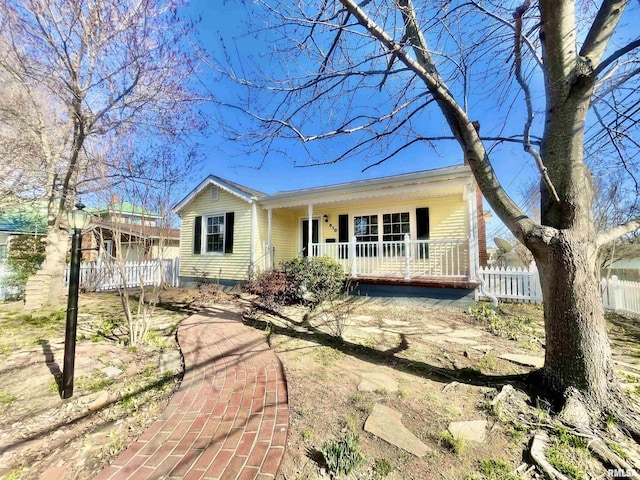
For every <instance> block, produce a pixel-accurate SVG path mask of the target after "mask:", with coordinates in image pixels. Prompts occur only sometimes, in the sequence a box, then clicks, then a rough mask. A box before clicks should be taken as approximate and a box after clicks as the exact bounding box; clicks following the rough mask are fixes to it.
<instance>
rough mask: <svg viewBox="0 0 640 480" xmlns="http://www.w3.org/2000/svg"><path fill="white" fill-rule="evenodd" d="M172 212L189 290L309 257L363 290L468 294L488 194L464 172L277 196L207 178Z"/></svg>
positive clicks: (479, 255)
mask: <svg viewBox="0 0 640 480" xmlns="http://www.w3.org/2000/svg"><path fill="white" fill-rule="evenodd" d="M174 211H175V212H176V213H177V214H178V215H180V217H181V218H182V228H181V241H180V278H181V283H182V284H183V285H186V284H189V283H192V282H193V281H194V280H195V279H196V278H197V277H200V276H202V275H203V274H206V275H207V276H208V277H209V278H212V279H216V280H217V281H220V283H222V284H232V283H238V282H243V281H247V280H248V279H250V277H251V276H252V275H254V274H256V273H259V272H261V271H265V270H269V269H272V268H277V267H278V266H279V264H280V263H281V262H282V261H285V260H289V259H291V258H294V257H297V256H301V255H302V256H307V255H309V254H310V255H312V256H329V257H331V258H334V259H335V260H337V261H338V262H340V263H341V264H342V265H343V267H344V270H345V273H347V274H348V275H350V276H352V277H355V278H357V280H358V284H359V286H360V288H361V290H363V286H366V285H377V287H376V288H378V289H379V288H384V289H386V290H387V292H391V291H392V290H394V286H395V287H397V286H402V287H423V288H425V287H429V288H431V290H430V293H429V294H433V293H434V290H433V289H434V288H446V289H449V290H451V289H458V290H460V291H459V292H458V293H456V295H467V294H469V293H470V292H472V291H473V290H474V289H475V287H476V286H477V283H476V280H477V276H476V270H477V268H478V266H479V265H480V264H481V263H482V264H486V241H485V239H484V235H485V234H484V215H483V211H482V196H481V195H480V193H479V190H478V189H477V186H476V184H475V181H474V178H473V175H472V173H471V170H470V169H469V167H468V166H466V165H459V166H454V167H447V168H440V169H436V170H427V171H421V172H415V173H408V174H402V175H395V176H389V177H383V178H376V179H371V180H361V181H355V182H349V183H344V184H338V185H329V186H324V187H315V188H306V189H301V190H294V191H285V192H279V193H275V194H273V195H268V194H265V193H262V192H258V191H256V190H252V189H249V188H247V187H244V186H242V185H238V184H237V183H234V182H230V181H228V180H225V179H223V178H220V177H217V176H214V175H210V176H209V177H207V178H206V179H205V180H204V181H202V183H200V185H198V186H197V187H196V188H195V189H194V190H193V191H192V192H191V193H189V194H188V195H187V196H186V197H185V198H184V199H183V200H181V201H180V202H179V203H178V204H177V205H176V207H175V209H174ZM381 286H383V287H381ZM367 288H371V287H367ZM414 290H415V288H414ZM363 291H368V290H366V289H365V290H363ZM404 291H405V292H406V291H407V289H406V288H405V290H404ZM424 292H426V291H425V290H422V293H424ZM396 293H397V292H396ZM440 293H442V292H440ZM391 294H393V293H391Z"/></svg>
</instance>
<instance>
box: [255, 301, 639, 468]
mask: <svg viewBox="0 0 640 480" xmlns="http://www.w3.org/2000/svg"><path fill="white" fill-rule="evenodd" d="M320 310H322V309H320ZM349 310H350V313H351V314H350V316H349V320H347V321H346V322H345V323H346V324H347V326H346V328H345V331H344V334H343V338H344V340H342V341H340V340H336V339H335V337H333V336H331V335H328V334H327V333H329V332H332V331H333V332H335V331H336V322H337V321H338V320H337V319H336V317H335V316H332V315H330V314H328V313H327V312H322V311H319V312H315V313H313V314H306V310H304V309H300V308H294V307H290V308H286V309H285V310H284V311H283V312H282V315H267V314H265V313H264V312H262V313H260V312H255V310H254V311H253V312H251V311H249V314H248V316H249V317H250V318H251V319H252V320H250V321H249V322H251V321H252V322H253V325H254V326H255V327H256V328H260V329H263V330H264V331H265V335H267V336H268V339H269V342H270V343H271V346H272V348H274V349H275V351H276V352H278V355H279V357H280V358H281V360H282V362H283V363H284V365H285V370H286V374H287V381H288V388H289V395H290V396H289V402H290V409H291V421H290V427H291V428H290V433H289V440H288V442H287V449H286V453H285V459H284V463H283V465H282V468H281V471H280V475H279V478H281V479H283V480H293V479H320V478H328V476H327V475H326V471H325V468H324V462H323V459H322V454H321V453H320V450H321V449H322V446H323V445H324V444H326V442H327V441H330V440H335V439H337V438H339V437H341V436H342V435H343V434H344V433H345V432H348V431H352V432H355V433H356V434H358V435H359V436H360V446H361V449H362V452H363V453H364V456H365V463H364V465H363V466H362V467H360V468H359V469H358V470H357V471H356V474H355V477H354V478H360V479H380V478H385V477H386V478H389V479H393V480H395V479H397V480H404V479H425V480H431V479H451V480H454V479H456V480H458V479H469V480H471V479H507V480H508V479H516V478H542V477H539V476H538V475H537V474H536V473H535V472H534V471H533V470H532V469H531V468H530V467H529V465H528V463H527V455H526V453H527V452H528V449H529V442H530V439H531V437H532V434H533V432H534V431H536V430H537V428H538V426H541V425H549V424H550V422H551V419H552V413H553V412H551V410H550V406H549V405H547V404H545V403H537V402H536V400H535V399H531V398H529V397H528V396H527V395H526V394H524V393H523V389H524V382H523V380H524V378H525V376H526V374H528V373H529V372H530V371H531V370H532V369H533V368H532V367H530V366H526V365H522V364H520V363H516V362H514V361H509V360H505V359H503V358H501V356H503V355H504V354H512V355H519V356H517V357H513V358H516V359H518V360H521V361H526V359H527V358H529V357H532V359H534V360H535V359H536V358H537V359H538V360H539V361H542V358H543V356H544V351H543V342H544V333H543V328H542V311H541V309H540V308H539V307H536V306H532V305H525V304H513V305H502V306H501V309H500V310H501V313H500V315H498V316H496V317H492V316H490V315H488V317H489V318H484V317H485V314H487V312H488V309H486V308H484V307H481V308H479V309H478V311H477V312H476V313H477V314H478V315H479V317H480V318H481V320H478V319H476V317H474V316H472V315H470V314H468V313H465V312H461V311H459V310H453V309H451V310H445V309H438V308H427V307H416V306H402V305H398V304H396V303H393V302H381V301H375V300H369V299H360V300H356V304H354V305H353V306H352V307H349ZM609 320H610V329H611V333H612V340H613V343H614V347H615V350H616V359H617V360H619V361H621V362H623V364H624V366H621V370H620V375H621V378H622V380H623V382H625V383H626V387H627V388H629V390H631V392H632V393H633V394H634V395H636V399H637V398H638V395H640V383H637V382H639V381H640V375H638V374H640V358H639V357H640V343H639V340H640V337H639V336H638V335H639V334H640V323H638V322H634V321H630V320H628V319H624V318H623V317H618V316H611V317H610V319H609ZM372 372H375V373H379V374H386V376H388V377H390V378H392V379H393V380H395V382H396V385H397V390H395V391H391V390H388V389H385V388H380V389H376V390H373V391H361V390H360V389H359V385H360V384H361V382H362V380H363V374H370V373H372ZM505 385H511V386H513V387H514V388H515V389H514V390H512V391H511V390H510V392H511V393H510V394H509V395H507V396H506V397H504V398H502V399H500V400H499V401H498V402H496V401H495V400H494V399H495V397H496V395H497V394H498V392H500V391H501V389H502V387H503V386H505ZM521 389H522V390H521ZM376 404H381V405H384V406H387V407H390V408H392V409H394V410H396V411H397V412H399V413H400V414H402V418H401V421H402V424H403V425H404V426H406V427H407V428H408V429H409V430H410V431H411V432H412V433H413V434H414V435H415V436H417V437H418V439H420V440H421V441H422V442H423V443H424V444H425V445H426V446H427V447H428V453H427V454H426V455H425V456H424V457H422V458H418V457H416V456H414V455H412V454H410V453H408V452H406V451H404V450H403V449H400V448H397V447H395V446H393V445H391V444H390V443H387V442H386V441H384V440H382V439H381V438H378V437H377V436H375V435H372V434H371V433H368V432H367V431H365V430H364V426H365V422H366V420H367V418H368V416H369V415H370V414H371V412H372V410H373V408H374V405H376ZM477 420H482V421H486V433H485V438H484V440H482V441H469V440H464V439H463V440H458V439H456V438H455V437H453V438H452V436H451V435H450V434H449V433H448V427H449V426H450V424H451V423H452V422H461V421H477ZM608 428H609V431H608V432H607V433H608V437H610V438H615V439H616V440H617V441H618V442H619V445H618V444H616V445H617V446H620V448H621V449H624V450H625V451H627V452H630V453H629V456H630V458H634V457H635V458H636V459H640V450H639V449H638V446H637V445H635V444H628V443H626V440H625V437H624V435H622V434H621V433H620V432H617V431H616V426H615V422H613V421H612V422H610V424H609V425H608ZM552 430H553V429H552ZM559 433H562V432H559ZM563 438H564V437H563ZM554 441H555V437H552V448H554V449H555V450H557V452H558V456H559V457H560V460H559V461H558V463H560V464H562V462H565V463H566V464H567V465H569V466H571V465H575V466H576V468H575V469H574V471H572V472H569V473H567V475H568V478H586V477H585V475H590V477H589V478H606V477H603V475H606V470H604V468H603V467H602V466H601V465H600V463H599V462H598V461H596V460H595V459H594V458H593V457H592V456H591V455H590V454H589V453H588V452H587V450H586V448H573V447H572V446H565V445H564V444H561V443H558V445H556V444H555V443H553V442H554ZM555 450H554V451H555ZM518 467H520V468H519V469H518V474H516V473H514V472H516V469H517V468H518ZM567 468H568V467H567ZM635 468H636V469H638V470H640V464H638V462H637V461H636V464H635Z"/></svg>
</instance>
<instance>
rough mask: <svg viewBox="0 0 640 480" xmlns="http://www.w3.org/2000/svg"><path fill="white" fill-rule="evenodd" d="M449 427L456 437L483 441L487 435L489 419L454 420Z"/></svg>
mask: <svg viewBox="0 0 640 480" xmlns="http://www.w3.org/2000/svg"><path fill="white" fill-rule="evenodd" d="M448 428H449V432H451V435H453V436H454V437H456V438H463V439H465V440H469V441H471V442H483V441H484V439H485V437H486V430H487V421H486V420H471V421H467V422H452V423H450V424H449V427H448Z"/></svg>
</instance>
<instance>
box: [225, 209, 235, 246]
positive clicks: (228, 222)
mask: <svg viewBox="0 0 640 480" xmlns="http://www.w3.org/2000/svg"><path fill="white" fill-rule="evenodd" d="M233 221H234V212H227V215H226V217H225V219H224V223H225V232H224V253H233Z"/></svg>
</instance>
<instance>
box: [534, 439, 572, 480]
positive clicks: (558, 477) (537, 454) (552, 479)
mask: <svg viewBox="0 0 640 480" xmlns="http://www.w3.org/2000/svg"><path fill="white" fill-rule="evenodd" d="M548 443H549V437H548V435H547V433H546V432H544V431H541V432H538V433H536V434H535V435H534V436H533V440H531V450H530V455H531V460H532V461H533V463H535V464H536V466H537V467H538V468H539V469H540V470H541V471H542V473H543V474H544V476H545V477H546V478H547V479H548V480H569V479H568V478H567V477H566V476H565V475H563V474H562V473H560V472H559V471H558V470H556V468H555V467H554V466H553V465H551V464H550V463H549V462H548V461H547V457H546V455H545V453H544V452H545V450H546V448H547V444H548Z"/></svg>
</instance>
